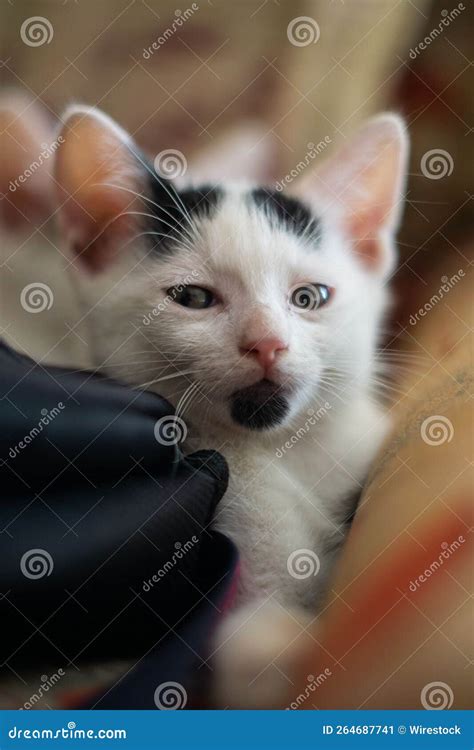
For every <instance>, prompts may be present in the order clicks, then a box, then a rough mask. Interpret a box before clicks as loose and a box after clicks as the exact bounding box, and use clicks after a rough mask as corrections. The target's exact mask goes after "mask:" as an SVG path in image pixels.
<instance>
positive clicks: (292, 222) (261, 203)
mask: <svg viewBox="0 0 474 750" xmlns="http://www.w3.org/2000/svg"><path fill="white" fill-rule="evenodd" d="M249 197H250V200H251V202H252V204H253V205H254V206H256V207H257V208H258V209H259V210H261V211H263V212H264V213H265V215H266V217H267V218H268V220H269V221H270V222H271V223H272V224H274V225H275V226H278V227H281V228H283V229H284V230H286V231H289V232H293V233H294V234H296V235H297V236H298V237H301V236H303V235H304V236H305V238H307V239H308V241H309V242H311V241H313V242H319V240H320V238H321V225H320V222H319V220H318V219H317V218H316V216H313V214H312V213H311V211H310V210H309V208H308V207H307V206H305V205H304V203H301V201H299V200H298V199H297V198H291V197H290V196H287V195H283V193H280V192H278V190H272V189H270V188H256V189H255V190H252V191H251V193H250V196H249Z"/></svg>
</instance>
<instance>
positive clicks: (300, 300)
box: [290, 284, 331, 312]
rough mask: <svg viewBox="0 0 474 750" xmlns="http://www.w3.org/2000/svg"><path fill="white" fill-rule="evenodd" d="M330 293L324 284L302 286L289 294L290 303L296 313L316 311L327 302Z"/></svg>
mask: <svg viewBox="0 0 474 750" xmlns="http://www.w3.org/2000/svg"><path fill="white" fill-rule="evenodd" d="M330 296H331V292H330V290H329V287H327V286H326V285H325V284H304V285H302V286H298V287H294V288H293V289H292V290H291V292H290V303H291V305H292V306H293V307H295V308H296V310H297V311H302V312H303V311H305V312H306V311H311V310H318V309H319V308H320V307H322V306H323V305H325V304H326V303H327V302H329V298H330Z"/></svg>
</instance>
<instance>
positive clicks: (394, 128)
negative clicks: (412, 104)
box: [297, 113, 408, 271]
mask: <svg viewBox="0 0 474 750" xmlns="http://www.w3.org/2000/svg"><path fill="white" fill-rule="evenodd" d="M407 157H408V136H407V133H406V129H405V125H404V123H403V120H402V119H401V118H400V117H398V116H397V115H394V114H389V113H387V114H382V115H379V116H378V117H375V118H373V119H372V120H369V121H368V122H367V123H366V124H365V125H364V126H363V127H362V128H361V129H360V130H359V132H358V133H356V134H355V136H354V137H353V138H352V139H350V140H349V141H348V142H347V143H346V144H345V145H344V146H343V147H342V148H341V149H340V150H339V151H338V152H337V153H336V154H335V155H334V156H333V157H332V158H330V159H329V160H328V161H327V162H326V163H325V164H323V165H322V166H321V167H320V168H319V169H318V170H317V171H316V173H315V174H314V175H310V176H309V178H303V179H302V181H301V185H299V186H298V188H297V189H298V193H299V194H300V196H301V197H303V198H305V199H306V200H307V201H309V202H310V203H314V205H315V207H316V206H323V207H325V208H327V210H328V213H329V215H332V216H333V217H334V218H335V219H336V220H337V221H339V222H340V223H342V225H343V227H344V229H345V231H346V232H347V233H348V235H349V237H350V239H351V241H352V243H353V246H354V249H355V251H356V252H357V254H358V255H360V257H361V260H362V261H364V262H365V263H366V265H367V266H368V267H370V268H372V269H374V270H382V271H387V270H388V267H390V266H391V265H392V262H393V258H392V257H390V256H391V255H393V249H392V247H391V242H390V239H391V237H392V236H393V234H394V232H395V230H396V229H397V227H398V223H399V220H400V216H401V209H402V206H403V189H404V185H405V176H406V169H407Z"/></svg>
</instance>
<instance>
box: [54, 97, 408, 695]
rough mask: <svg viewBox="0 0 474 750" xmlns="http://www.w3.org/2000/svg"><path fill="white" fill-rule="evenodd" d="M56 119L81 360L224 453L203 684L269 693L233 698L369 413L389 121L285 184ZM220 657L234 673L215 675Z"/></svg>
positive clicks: (357, 475)
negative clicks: (231, 176)
mask: <svg viewBox="0 0 474 750" xmlns="http://www.w3.org/2000/svg"><path fill="white" fill-rule="evenodd" d="M64 122H65V124H64V127H63V129H62V131H61V135H62V138H63V142H62V144H61V146H60V148H59V149H58V152H57V154H56V164H55V180H56V181H57V184H58V185H59V186H60V193H59V196H58V197H59V205H60V206H61V208H60V211H59V213H60V220H61V227H62V231H63V234H64V237H65V240H66V243H67V245H68V246H69V247H70V249H71V252H72V253H73V255H74V257H75V259H76V266H77V280H78V284H79V285H80V290H81V292H80V294H81V301H82V306H83V310H84V313H85V316H86V317H87V321H88V324H89V334H90V343H91V346H92V350H93V356H94V360H95V364H96V365H97V366H98V367H100V368H103V369H104V370H105V371H107V372H108V373H110V374H111V375H113V376H115V377H117V378H119V379H122V380H125V381H127V382H128V383H130V384H133V385H135V386H139V387H146V388H149V389H150V390H155V391H156V392H158V393H160V394H162V395H163V396H165V397H167V398H168V399H169V400H170V401H171V402H172V403H173V404H174V405H175V406H178V416H177V420H176V424H175V429H176V431H177V433H181V434H180V437H182V438H185V439H184V442H183V446H182V447H183V450H185V451H187V450H196V449H198V448H211V447H212V448H215V449H217V450H219V451H221V452H222V453H223V454H224V456H225V457H226V459H227V461H228V463H229V466H230V476H231V479H230V485H229V488H228V491H227V492H226V494H225V497H224V498H223V499H222V501H221V503H220V505H219V508H218V512H217V515H216V518H215V520H214V525H215V527H216V528H217V529H219V530H220V531H222V532H224V533H225V534H228V535H229V536H230V537H231V538H232V539H233V540H234V541H235V543H236V545H237V547H238V549H239V551H240V556H241V580H240V587H239V592H238V604H239V605H240V608H239V609H238V610H237V613H236V615H234V617H233V618H230V619H229V620H228V622H227V625H226V626H225V629H224V630H223V631H221V634H220V636H219V647H218V648H219V654H220V655H221V657H222V658H221V668H222V670H221V671H220V672H219V674H221V675H222V680H221V682H220V683H219V684H220V696H221V701H222V702H224V703H226V702H229V703H233V704H234V705H242V704H246V705H247V704H249V703H250V704H251V705H260V704H262V705H267V706H268V705H270V704H272V702H274V700H276V701H277V699H276V698H274V695H273V694H272V689H273V687H272V685H270V684H269V683H268V680H267V683H265V685H264V686H263V688H261V689H260V692H259V693H258V694H256V696H255V697H254V698H251V697H250V698H249V697H248V693H249V690H251V688H250V687H249V683H251V682H252V678H251V677H250V679H249V675H251V674H252V673H255V674H254V677H255V676H257V672H258V670H260V671H263V668H264V667H265V666H266V665H267V663H269V662H271V661H272V660H273V657H272V656H271V653H273V655H274V656H275V655H276V653H277V652H278V651H281V647H282V643H283V644H285V643H286V644H287V643H289V642H290V641H291V640H292V638H293V635H292V633H293V630H294V629H295V628H296V630H297V633H301V632H302V628H301V627H300V625H299V622H304V613H305V612H310V613H313V614H314V613H316V612H317V611H318V608H320V606H321V601H322V597H323V595H324V592H325V589H326V587H327V582H328V577H329V575H330V573H331V569H332V566H333V562H334V560H335V557H336V555H337V552H338V549H339V548H340V544H341V542H342V540H343V539H344V535H345V532H346V528H347V522H348V520H349V519H350V517H351V514H352V512H353V507H354V496H355V495H357V493H358V492H359V491H360V489H361V486H362V483H363V481H364V477H365V475H366V473H367V469H368V467H369V465H370V463H371V461H372V459H373V457H374V456H375V454H376V452H377V450H378V448H379V446H380V444H381V441H382V440H383V438H384V436H385V434H386V431H387V427H388V418H387V415H386V413H385V411H384V408H383V407H382V406H381V405H380V404H379V403H378V402H377V399H376V398H375V395H374V387H373V384H374V374H375V366H376V364H375V355H376V347H377V341H378V336H379V331H380V325H381V321H382V318H383V315H384V312H385V310H386V307H387V303H388V301H389V295H388V291H387V288H386V281H387V279H388V277H389V275H390V273H391V271H392V270H393V267H394V234H395V231H396V229H397V226H398V223H399V218H400V208H401V201H402V190H403V185H404V176H405V170H406V159H407V137H406V134H405V129H404V126H403V123H402V122H401V120H400V119H399V118H398V117H397V116H395V115H391V114H385V115H381V116H379V117H377V118H375V119H373V120H371V121H369V122H368V123H367V124H366V125H365V126H364V127H363V128H362V129H361V130H360V131H359V132H358V133H357V134H356V135H355V137H354V138H353V139H352V140H351V141H348V142H347V143H346V144H345V145H344V146H343V147H342V149H341V150H340V151H339V153H337V154H336V155H335V156H334V157H333V158H332V159H329V160H328V161H327V163H325V164H324V165H322V166H321V168H320V169H319V170H318V171H316V172H315V173H314V174H313V172H310V168H308V170H307V172H305V173H304V174H303V175H302V177H301V179H300V181H299V182H295V184H294V185H291V186H290V188H289V190H288V193H287V194H286V193H283V192H279V191H278V190H275V189H272V188H271V187H260V186H255V185H252V184H245V183H232V184H222V185H204V186H203V185H200V186H197V187H196V186H188V187H179V188H177V187H176V186H175V185H174V184H173V183H172V182H171V181H168V180H166V179H162V178H159V177H158V176H157V175H156V173H155V172H154V170H153V168H152V167H151V166H150V165H149V164H148V162H147V161H146V159H145V158H144V157H143V155H142V154H141V153H140V151H139V150H138V148H137V147H136V146H135V144H134V143H133V141H132V139H131V138H130V137H129V136H128V135H127V134H126V133H125V132H124V131H123V130H122V129H121V128H120V127H119V126H118V125H116V124H115V123H114V122H113V121H112V120H110V119H109V118H108V117H107V116H106V115H104V114H102V113H101V112H98V111H97V110H94V109H88V108H73V109H71V110H69V111H68V112H67V113H66V114H65V117H64ZM167 438H168V439H169V434H168V436H166V435H164V436H161V439H167ZM157 439H160V435H159V434H158V435H157ZM308 571H309V572H308ZM297 612H301V613H303V615H302V620H300V619H299V616H297V614H296V613H297ZM262 613H266V615H265V617H264V616H263V615H262ZM269 613H271V614H269ZM249 622H250V623H252V622H253V627H250V626H249V625H248V623H249ZM292 622H293V623H294V625H292ZM270 624H271V625H272V627H270V628H269V625H270ZM278 633H279V634H280V635H281V637H278ZM285 639H286V640H285ZM269 640H270V641H271V643H268V641H269ZM257 642H258V647H257ZM267 647H268V648H267ZM259 648H260V657H261V658H260V659H258V658H257V657H256V653H257V652H258V649H259ZM283 648H284V645H283ZM269 649H270V651H269ZM271 649H273V651H271ZM270 652H271V653H270ZM262 653H263V656H264V660H263V667H262V659H263V657H262ZM245 654H246V655H247V658H246V659H245ZM292 658H293V657H292ZM265 659H266V660H267V661H265ZM228 669H233V670H234V672H235V671H237V672H239V679H237V677H236V678H235V680H232V683H233V684H232V685H231V686H229V685H228V684H226V681H225V676H226V674H228V672H226V670H228ZM239 670H240V671H239ZM252 670H253V672H252ZM239 680H240V682H239ZM272 684H273V683H272ZM267 688H268V690H267ZM273 692H274V691H273ZM222 696H223V697H222Z"/></svg>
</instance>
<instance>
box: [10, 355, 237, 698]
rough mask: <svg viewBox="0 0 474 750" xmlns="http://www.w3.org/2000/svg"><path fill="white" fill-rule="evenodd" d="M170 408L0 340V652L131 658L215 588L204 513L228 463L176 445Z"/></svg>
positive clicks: (212, 541)
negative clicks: (183, 451) (40, 361)
mask: <svg viewBox="0 0 474 750" xmlns="http://www.w3.org/2000/svg"><path fill="white" fill-rule="evenodd" d="M172 414H173V409H172V407H171V406H170V404H169V403H168V402H166V401H165V400H164V399H162V398H160V397H158V396H156V395H153V394H150V393H143V392H139V391H134V390H132V389H130V388H127V387H125V386H123V385H120V384H117V383H115V382H113V381H110V380H108V379H106V378H104V377H101V376H97V375H93V374H91V373H73V372H68V371H67V370H63V369H60V368H50V367H43V366H42V365H39V364H35V363H34V362H33V361H32V360H30V359H28V358H27V357H24V356H21V355H19V354H17V353H15V352H13V351H12V350H11V349H10V348H8V347H7V346H6V345H5V344H2V343H1V342H0V426H1V430H0V487H1V500H0V555H1V560H2V564H1V566H0V595H3V598H1V601H0V608H1V614H0V616H1V622H2V638H1V640H0V659H1V661H2V662H3V661H5V662H7V664H8V665H9V666H10V667H12V668H13V669H15V670H21V668H22V665H25V664H28V665H30V666H31V665H32V664H42V663H43V664H44V663H52V664H53V665H58V666H60V665H63V666H64V665H65V666H66V667H67V666H68V665H71V664H76V663H77V662H78V661H81V660H83V659H85V658H87V659H90V658H91V657H93V658H94V659H98V658H100V659H102V658H110V657H118V658H126V657H138V658H140V657H141V656H142V655H144V654H146V653H147V652H148V651H149V650H150V649H153V647H154V646H155V644H159V643H161V642H162V641H163V639H165V638H167V637H169V635H170V633H172V632H173V630H175V629H176V628H177V627H181V626H183V625H185V626H186V627H189V620H190V618H192V616H193V613H197V612H198V611H199V612H201V616H200V617H201V620H200V622H201V624H202V611H203V610H202V607H203V606H204V609H205V610H206V609H207V608H209V604H208V600H209V599H210V598H213V596H216V595H217V593H216V592H218V598H219V597H221V598H223V597H224V596H225V594H226V590H227V588H228V584H227V583H225V584H223V583H222V580H224V579H225V581H229V580H230V578H231V574H232V569H233V568H234V566H235V557H236V556H235V550H234V549H233V547H232V545H230V543H229V542H228V540H226V539H225V538H224V537H222V536H221V535H218V534H215V533H213V532H212V531H210V529H209V524H210V521H211V519H212V516H213V513H214V510H215V507H216V504H217V503H218V501H219V499H220V498H221V497H222V495H223V493H224V492H225V489H226V486H227V478H228V476H227V465H226V463H225V460H224V459H223V458H222V456H221V455H220V454H218V453H216V452H215V451H200V452H199V453H195V454H193V455H191V456H188V457H184V456H183V455H182V454H181V452H180V450H179V447H178V445H177V444H176V442H174V441H173V438H172V435H171V434H170V430H172V425H171V427H170V422H172V419H171V417H170V415H172ZM163 418H167V419H165V420H163ZM159 420H162V421H161V422H159ZM157 423H158V425H157ZM226 575H227V578H225V577H226ZM211 590H213V595H212V596H211V595H210V594H209V592H210V591H211ZM201 636H202V637H204V634H203V633H201ZM194 647H198V645H197V644H196V643H195V644H194ZM183 648H184V650H185V647H184V646H183ZM72 668H73V667H72ZM148 697H149V696H148ZM137 700H138V704H137V705H138V706H140V705H141V703H140V699H139V698H137ZM147 700H148V698H147ZM137 705H135V707H137ZM129 707H131V706H129Z"/></svg>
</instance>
